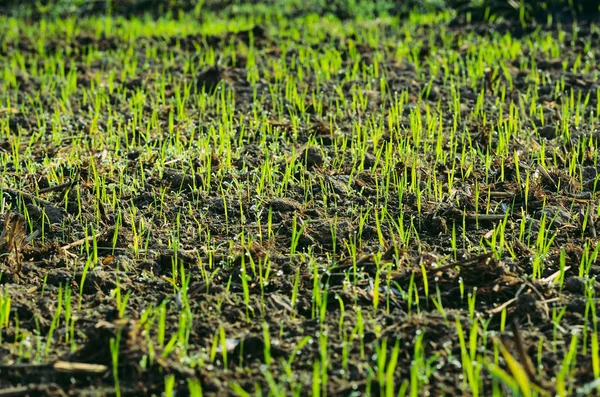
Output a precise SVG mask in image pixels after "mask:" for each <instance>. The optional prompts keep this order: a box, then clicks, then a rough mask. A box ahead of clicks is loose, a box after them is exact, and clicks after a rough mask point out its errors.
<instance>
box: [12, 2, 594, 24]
mask: <svg viewBox="0 0 600 397" xmlns="http://www.w3.org/2000/svg"><path fill="white" fill-rule="evenodd" d="M1 3H2V5H0V14H3V15H8V16H15V17H24V18H31V19H40V18H56V17H65V16H72V15H75V16H78V17H85V16H102V15H119V16H124V17H139V16H142V15H148V16H150V17H154V18H157V17H161V16H171V17H177V16H179V15H180V14H182V13H194V14H195V15H196V16H198V17H199V18H200V17H202V15H204V14H206V13H212V14H219V15H221V16H223V17H227V16H229V17H234V16H235V15H240V14H255V15H256V14H258V15H260V14H277V15H281V16H284V17H289V18H294V17H297V16H302V15H305V14H309V13H316V14H319V15H326V14H330V15H333V16H336V17H337V18H340V19H352V18H376V17H379V16H383V15H392V16H402V15H406V14H408V13H409V12H410V11H412V10H415V9H417V10H422V11H432V10H449V11H452V12H454V13H455V15H456V18H458V19H460V20H461V21H463V22H464V21H465V20H470V21H488V20H489V19H490V16H493V19H494V18H495V19H498V18H503V19H505V20H518V21H521V22H530V21H537V22H542V23H546V22H548V21H549V20H552V21H562V22H565V21H571V20H584V19H585V20H590V19H595V20H598V19H599V16H600V12H599V7H600V5H599V4H600V2H599V1H598V0H579V1H578V0H544V1H534V0H335V1H330V0H261V1H252V0H5V1H4V2H1ZM549 17H550V19H549Z"/></svg>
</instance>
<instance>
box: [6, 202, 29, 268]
mask: <svg viewBox="0 0 600 397" xmlns="http://www.w3.org/2000/svg"><path fill="white" fill-rule="evenodd" d="M23 240H25V218H24V217H23V216H22V215H20V214H17V213H14V212H9V213H7V214H6V215H5V216H4V229H3V230H2V234H0V255H2V256H3V255H5V254H6V255H9V257H10V255H11V254H14V261H15V263H16V273H20V272H21V253H20V252H19V250H20V249H21V247H22V246H23Z"/></svg>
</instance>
